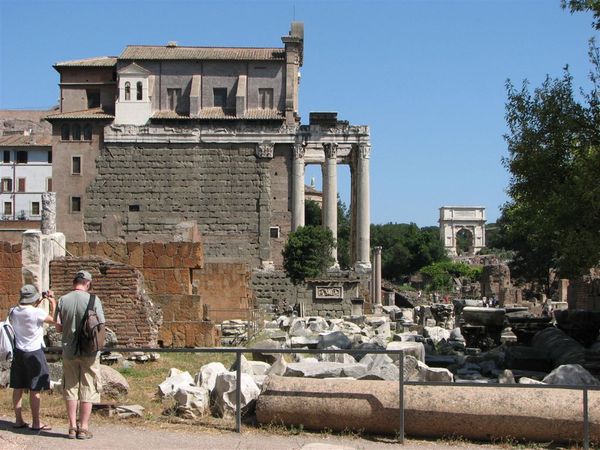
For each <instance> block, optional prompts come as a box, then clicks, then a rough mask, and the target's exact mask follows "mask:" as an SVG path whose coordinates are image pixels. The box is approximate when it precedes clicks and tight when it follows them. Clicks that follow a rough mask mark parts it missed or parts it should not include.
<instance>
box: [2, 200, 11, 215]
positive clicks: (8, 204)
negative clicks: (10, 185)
mask: <svg viewBox="0 0 600 450" xmlns="http://www.w3.org/2000/svg"><path fill="white" fill-rule="evenodd" d="M4 215H5V216H12V203H11V202H4Z"/></svg>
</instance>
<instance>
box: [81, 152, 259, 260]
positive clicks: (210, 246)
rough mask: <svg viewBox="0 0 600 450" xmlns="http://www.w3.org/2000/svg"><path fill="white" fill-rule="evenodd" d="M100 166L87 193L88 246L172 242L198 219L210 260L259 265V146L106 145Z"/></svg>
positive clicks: (86, 225)
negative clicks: (177, 231) (94, 243)
mask: <svg viewBox="0 0 600 450" xmlns="http://www.w3.org/2000/svg"><path fill="white" fill-rule="evenodd" d="M96 165H97V170H98V177H97V178H96V180H95V181H94V182H93V183H92V185H91V186H90V187H89V188H88V191H87V192H88V206H89V207H87V208H86V210H85V218H84V224H85V229H86V232H87V240H89V241H93V240H111V239H118V238H126V240H130V241H132V240H141V241H144V240H169V237H170V235H171V234H172V230H173V229H174V228H175V226H176V224H178V223H180V222H182V221H185V220H194V221H196V222H197V223H198V225H199V227H200V231H201V234H202V236H203V243H204V251H205V254H206V256H207V257H211V258H222V257H226V258H238V259H239V260H242V261H247V262H249V263H251V264H252V265H258V256H259V211H258V209H259V208H258V201H259V197H260V189H261V183H260V165H259V164H258V162H257V158H256V156H255V146H254V145H231V144H223V145H220V146H219V148H215V147H214V146H209V145H202V144H197V145H185V144H169V145H168V146H165V145H159V144H149V143H148V144H144V147H143V148H142V147H139V146H133V145H126V144H122V145H107V146H106V148H105V150H104V151H103V152H102V154H101V156H100V157H99V158H98V159H97V163H96ZM111 234H112V235H113V236H110V235H111ZM161 238H162V239H161Z"/></svg>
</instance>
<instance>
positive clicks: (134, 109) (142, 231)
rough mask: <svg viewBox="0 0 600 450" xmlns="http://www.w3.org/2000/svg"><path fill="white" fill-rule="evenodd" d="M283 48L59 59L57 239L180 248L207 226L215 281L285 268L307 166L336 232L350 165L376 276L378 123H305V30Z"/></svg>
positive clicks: (361, 234)
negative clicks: (318, 180)
mask: <svg viewBox="0 0 600 450" xmlns="http://www.w3.org/2000/svg"><path fill="white" fill-rule="evenodd" d="M281 40H282V43H283V46H281V47H275V48H229V47H228V48H218V47H187V46H180V45H178V44H177V43H175V42H170V43H168V44H167V45H165V46H128V47H126V48H125V49H124V50H123V52H122V53H121V54H120V55H119V56H116V57H114V56H107V57H95V58H87V59H81V60H75V61H66V62H60V63H57V64H55V65H54V68H55V69H56V70H57V72H58V73H59V75H60V84H59V85H60V99H61V101H60V107H59V110H58V111H57V112H56V113H54V114H50V115H48V116H47V120H48V121H49V122H50V123H51V124H52V148H53V152H54V161H53V174H52V175H53V176H52V179H53V180H54V183H53V184H54V186H53V187H54V190H55V191H56V192H57V229H58V231H60V232H63V233H64V234H65V235H66V238H67V241H68V242H102V241H111V242H115V241H119V242H133V241H136V242H142V243H143V242H157V241H159V242H169V241H173V240H174V239H175V237H174V236H177V235H178V231H177V230H178V228H179V227H180V226H181V224H189V223H196V224H197V226H198V229H199V231H200V235H201V240H202V244H203V251H204V263H205V269H204V270H205V272H206V273H208V272H210V270H209V267H210V265H211V264H213V265H216V264H219V265H220V266H219V267H220V268H221V269H222V268H223V264H231V265H239V264H243V265H245V266H247V267H248V268H249V269H250V270H252V269H273V268H275V269H277V268H280V267H281V265H282V254H281V252H282V249H283V246H284V244H285V242H286V239H287V235H288V233H289V232H290V231H291V230H294V229H296V228H297V227H299V226H302V225H303V224H304V202H305V175H304V171H305V166H306V165H308V164H317V165H320V166H321V167H322V171H323V223H324V225H325V226H327V227H329V228H330V229H331V230H332V231H333V233H334V235H336V234H337V166H338V164H347V165H349V166H350V170H351V205H350V207H351V211H352V258H353V264H354V268H355V270H356V272H357V273H359V274H360V273H365V272H369V271H370V267H371V264H370V258H369V253H370V249H369V247H370V244H369V226H370V216H369V214H370V205H369V157H370V149H371V145H370V135H369V129H368V127H367V126H363V125H359V126H356V125H351V124H349V123H348V122H347V121H341V120H338V118H337V113H333V112H324V113H311V114H310V118H309V123H308V124H305V125H303V124H301V119H300V116H299V112H298V97H299V85H300V68H301V66H302V64H303V52H304V27H303V24H302V23H300V22H293V23H292V25H291V30H290V32H289V34H288V35H286V36H283V37H282V38H281ZM334 256H335V255H334ZM232 267H233V266H232ZM236 267H237V266H236ZM221 269H220V270H221ZM235 270H238V269H237V268H236V269H235ZM242 278H244V279H248V280H249V277H246V276H245V275H244V276H242ZM195 282H196V285H198V280H190V293H191V292H192V285H194V283H195Z"/></svg>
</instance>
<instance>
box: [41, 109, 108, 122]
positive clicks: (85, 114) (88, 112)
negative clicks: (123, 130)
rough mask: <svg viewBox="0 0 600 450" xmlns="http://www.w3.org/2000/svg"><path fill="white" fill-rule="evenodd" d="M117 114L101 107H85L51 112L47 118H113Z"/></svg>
mask: <svg viewBox="0 0 600 450" xmlns="http://www.w3.org/2000/svg"><path fill="white" fill-rule="evenodd" d="M114 118H115V116H113V115H112V114H107V113H105V112H104V111H102V109H100V108H94V109H84V110H83V111H71V112H67V113H58V114H49V115H47V116H46V120H57V119H104V120H107V119H108V120H112V119H114Z"/></svg>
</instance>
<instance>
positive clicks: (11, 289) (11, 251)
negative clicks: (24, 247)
mask: <svg viewBox="0 0 600 450" xmlns="http://www.w3.org/2000/svg"><path fill="white" fill-rule="evenodd" d="M21 261H22V256H21V244H11V243H9V242H0V320H3V319H4V318H5V317H6V313H7V310H8V308H10V307H12V306H14V305H15V304H16V303H17V301H18V299H19V289H21V285H22V281H21V269H22V267H23V265H22V262H21Z"/></svg>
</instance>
